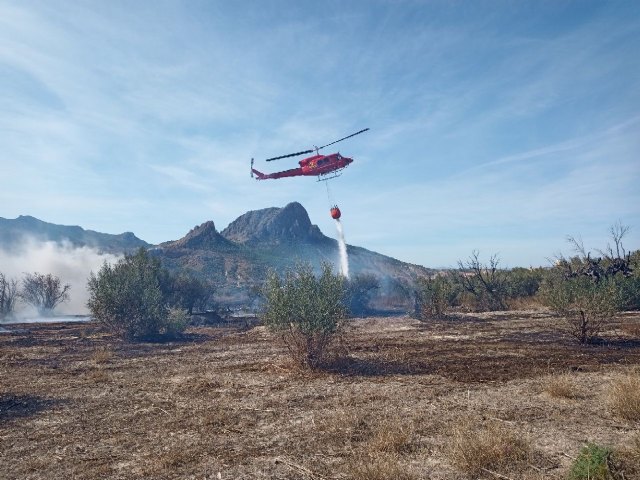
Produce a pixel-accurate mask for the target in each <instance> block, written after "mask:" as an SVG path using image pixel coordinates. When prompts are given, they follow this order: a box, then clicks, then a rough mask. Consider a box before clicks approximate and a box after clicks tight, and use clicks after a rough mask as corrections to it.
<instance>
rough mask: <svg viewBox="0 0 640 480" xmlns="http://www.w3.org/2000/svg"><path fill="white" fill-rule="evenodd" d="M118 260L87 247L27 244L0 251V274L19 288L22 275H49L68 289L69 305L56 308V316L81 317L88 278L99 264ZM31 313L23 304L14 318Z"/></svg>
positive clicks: (115, 257)
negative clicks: (16, 281) (69, 286)
mask: <svg viewBox="0 0 640 480" xmlns="http://www.w3.org/2000/svg"><path fill="white" fill-rule="evenodd" d="M119 258H120V256H118V255H112V254H101V253H100V252H98V251H97V250H94V249H92V248H89V247H78V248H76V247H73V246H72V245H71V244H68V243H63V244H59V243H56V242H41V241H36V240H27V241H25V242H24V245H23V246H22V248H20V249H18V250H11V251H6V250H2V249H0V272H2V273H4V275H5V277H6V278H8V279H11V278H15V279H16V280H18V282H19V287H18V288H20V286H21V284H22V279H23V277H24V274H25V273H33V272H38V273H42V274H45V275H46V274H48V273H51V274H52V275H55V276H58V277H60V281H61V282H62V284H63V285H64V284H67V283H68V284H69V285H71V289H70V290H69V301H67V302H64V303H62V304H60V305H59V306H58V307H56V310H55V312H56V313H58V314H73V315H83V314H86V313H88V309H87V300H88V298H89V295H88V292H87V281H88V279H89V274H90V273H91V272H92V271H93V272H94V273H97V271H98V270H99V269H100V267H101V266H102V264H103V263H104V262H105V261H106V262H107V263H114V262H117V261H118V259H119ZM32 313H33V312H30V311H29V309H27V308H26V307H25V306H24V305H23V304H22V303H19V304H18V305H17V307H16V315H17V316H18V317H24V316H25V315H30V314H32Z"/></svg>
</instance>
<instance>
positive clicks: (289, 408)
mask: <svg viewBox="0 0 640 480" xmlns="http://www.w3.org/2000/svg"><path fill="white" fill-rule="evenodd" d="M557 322H558V320H557V319H554V318H551V317H550V316H549V315H548V314H546V313H544V312H502V313H491V314H482V315H461V316H458V317H456V318H453V319H450V320H445V321H437V322H431V323H429V324H422V323H420V322H417V321H416V320H413V319H411V318H409V317H404V316H397V317H375V318H364V319H355V320H352V321H350V324H349V328H348V330H347V332H346V333H345V335H344V348H345V351H346V352H348V356H347V357H343V358H341V359H339V360H336V361H335V362H334V363H333V364H332V366H330V367H328V369H327V370H325V371H321V372H316V373H300V372H299V371H296V370H295V369H294V368H293V367H292V366H291V365H290V363H289V361H288V358H287V355H286V350H285V349H284V348H283V346H282V345H281V344H280V342H279V341H278V339H277V338H275V337H274V336H272V335H271V334H270V333H269V332H268V331H267V330H265V328H264V327H262V326H255V325H251V324H247V323H245V322H240V321H238V322H236V323H232V324H225V325H221V326H210V327H197V328H192V329H190V330H188V334H187V338H186V339H185V340H184V341H180V342H172V343H155V344H154V343H126V342H123V341H120V340H118V339H115V338H113V337H112V336H110V335H109V334H106V333H103V332H101V331H100V330H99V329H98V328H97V327H96V326H94V325H92V324H51V325H14V326H11V327H10V328H12V329H13V330H12V331H11V333H3V334H0V372H1V384H0V478H3V479H14V478H15V479H54V478H67V479H106V478H108V479H111V478H113V479H134V478H136V479H137V478H145V479H165V478H167V479H168V478H171V479H174V478H175V479H248V478H270V479H297V478H302V479H350V478H353V479H356V480H357V479H362V480H364V479H378V478H380V479H382V478H398V479H402V478H406V479H421V478H425V479H463V478H512V479H516V478H519V479H522V478H527V479H542V478H565V477H566V475H567V471H568V469H569V466H570V464H571V462H572V458H575V457H576V456H577V455H578V453H579V451H580V449H581V448H582V447H583V446H584V445H585V443H586V442H596V443H598V444H602V445H607V446H611V447H612V448H625V446H626V445H628V444H629V442H632V441H634V440H633V439H635V438H638V437H637V436H638V435H639V431H640V425H639V424H638V422H635V423H634V421H632V420H631V421H628V420H624V419H621V418H619V417H618V416H616V415H615V414H614V412H612V411H611V409H610V408H609V407H608V404H607V393H608V391H609V389H610V386H611V384H612V382H613V381H615V380H616V379H617V378H621V377H624V376H628V375H639V374H640V367H639V365H640V340H638V339H635V340H634V339H633V338H632V337H631V336H630V335H629V334H628V333H626V332H627V331H628V327H629V326H632V327H633V328H636V327H637V326H638V325H640V314H638V313H627V314H623V315H621V316H620V318H619V319H618V320H617V323H616V324H615V325H613V326H612V328H611V329H610V330H608V331H607V332H605V333H604V334H603V339H604V340H603V341H602V342H601V343H599V344H597V345H591V346H580V345H578V344H576V343H575V342H574V341H573V340H572V339H571V338H570V337H568V336H566V335H563V334H560V333H558V331H557V329H556V327H555V325H557ZM625 326H626V327H627V330H625V329H624V328H623V327H625ZM632 331H633V330H632ZM636 331H637V330H636ZM343 355H344V354H343ZM559 375H562V377H561V378H562V379H563V381H564V382H565V383H567V382H568V385H569V389H570V394H568V395H565V396H562V395H560V396H557V395H554V394H552V393H550V392H551V389H550V388H549V386H550V385H551V384H552V383H553V382H554V381H555V380H556V379H557V378H559ZM469 425H475V426H476V428H478V429H482V428H485V427H487V428H488V426H491V425H498V426H500V428H504V429H506V430H509V431H511V432H512V433H514V434H515V435H516V436H517V437H518V438H523V439H526V441H527V442H528V444H529V445H530V447H531V454H530V455H529V456H528V457H527V459H526V460H525V461H524V463H523V464H521V465H520V466H519V467H518V469H517V470H514V469H513V468H511V466H510V465H504V466H502V467H500V468H497V467H496V469H495V470H494V469H484V470H481V471H480V472H479V473H478V472H476V473H469V472H468V471H465V470H464V468H462V467H461V466H460V464H459V462H457V461H456V456H455V454H454V453H452V452H453V451H454V447H453V446H452V445H453V444H454V443H455V442H454V439H455V435H456V431H460V428H461V427H463V426H469ZM469 431H470V432H473V431H474V430H467V432H469ZM477 431H480V430H477ZM629 475H632V473H628V474H627V476H625V478H631V476H629Z"/></svg>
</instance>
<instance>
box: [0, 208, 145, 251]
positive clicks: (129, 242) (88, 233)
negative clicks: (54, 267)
mask: <svg viewBox="0 0 640 480" xmlns="http://www.w3.org/2000/svg"><path fill="white" fill-rule="evenodd" d="M28 240H36V241H42V242H46V241H51V242H56V243H64V242H67V243H69V244H71V245H72V246H74V247H85V246H86V247H92V248H95V249H97V250H99V251H101V252H107V253H122V252H130V251H133V250H136V249H138V248H140V247H144V248H148V247H149V246H150V245H149V244H148V243H147V242H145V241H143V240H140V239H139V238H138V237H136V236H135V235H134V234H133V233H131V232H125V233H121V234H119V235H111V234H108V233H100V232H94V231H93V230H85V229H83V228H81V227H78V226H67V225H56V224H54V223H47V222H43V221H42V220H38V219H37V218H34V217H30V216H24V215H20V216H19V217H18V218H15V219H7V218H2V217H0V248H3V249H5V250H14V249H16V248H20V247H21V246H22V245H24V243H25V242H26V241H28Z"/></svg>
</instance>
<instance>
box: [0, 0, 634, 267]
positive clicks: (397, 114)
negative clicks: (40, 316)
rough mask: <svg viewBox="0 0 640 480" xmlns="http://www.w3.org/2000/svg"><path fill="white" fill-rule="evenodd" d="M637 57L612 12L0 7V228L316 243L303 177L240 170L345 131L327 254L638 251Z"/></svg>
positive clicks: (630, 22)
mask: <svg viewBox="0 0 640 480" xmlns="http://www.w3.org/2000/svg"><path fill="white" fill-rule="evenodd" d="M639 51H640V4H639V3H638V2H636V1H616V2H603V1H588V0H584V1H575V2H571V1H536V2H511V1H491V2H483V1H478V2H475V1H474V2H471V1H469V2H456V1H441V2H438V1H409V0H407V1H335V2H333V1H324V2H311V1H299V2H298V1H291V2H288V1H286V2H285V1H256V2H249V1H244V2H243V1H238V2H227V1H195V0H194V1H183V2H179V1H175V2H169V1H135V2H129V1H109V2H104V1H95V2H92V1H73V2H65V1H58V2H50V1H41V2H39V1H29V0H27V1H24V0H21V1H6V0H0V145H1V148H0V183H1V187H0V216H2V217H5V218H14V217H16V216H18V215H20V214H28V215H33V216H36V217H38V218H41V219H43V220H46V221H50V222H54V223H61V224H76V225H81V226H83V227H84V228H90V229H94V230H98V231H103V232H109V233H120V232H123V231H133V232H135V233H136V234H137V235H138V236H139V237H141V238H143V239H145V240H147V241H149V242H153V243H155V242H161V241H166V240H172V239H177V238H179V237H181V236H183V235H184V234H185V233H186V232H187V231H188V230H189V229H190V228H192V227H193V226H195V225H198V224H200V223H202V222H204V221H206V220H213V221H214V222H215V223H216V226H217V227H218V229H219V230H222V229H223V228H224V227H225V226H226V225H227V224H228V223H229V222H231V221H232V220H234V219H235V218H236V217H237V216H239V215H241V214H242V213H244V212H246V211H248V210H254V209H260V208H265V207H270V206H284V205H286V204H287V203H288V202H291V201H299V202H301V203H302V204H303V205H304V206H305V207H306V209H307V211H308V212H309V215H310V217H311V220H312V222H314V223H317V224H318V225H319V226H320V228H321V229H322V230H323V232H324V233H325V234H327V235H330V236H335V227H334V225H333V224H332V220H331V218H330V217H329V214H328V207H329V205H328V204H329V201H328V199H327V194H326V190H325V186H324V185H323V184H322V183H316V182H315V181H314V180H313V179H311V178H295V179H282V180H278V181H264V182H257V181H255V180H252V179H251V178H250V177H249V160H250V158H251V157H255V158H256V161H257V163H256V167H257V168H258V169H259V170H262V171H265V172H270V171H273V170H274V169H276V168H281V169H287V168H292V167H294V166H296V164H295V162H296V159H290V160H282V161H280V162H270V163H268V164H267V163H265V162H263V161H261V159H264V158H267V157H271V156H275V155H279V154H284V153H289V152H294V151H299V150H302V149H307V148H310V147H311V146H312V145H314V144H316V145H321V144H324V143H328V142H330V141H332V140H335V139H337V138H340V137H343V136H345V135H348V134H349V133H352V132H355V131H357V130H360V129H362V128H365V127H369V128H371V130H370V131H369V132H367V133H365V134H363V135H360V136H358V137H354V138H353V139H350V140H347V141H345V142H343V143H341V144H339V145H336V150H339V151H340V153H342V154H343V155H346V156H350V157H353V158H354V159H355V161H354V163H353V164H352V165H351V166H350V167H349V168H348V169H347V170H345V172H344V174H343V175H342V176H341V177H340V178H338V179H336V180H333V181H331V183H330V187H331V192H332V196H333V198H334V199H335V201H336V202H337V203H338V204H339V205H340V207H341V209H342V211H343V224H344V228H345V233H346V236H347V241H348V243H350V244H354V245H359V246H362V247H365V248H368V249H371V250H375V251H378V252H381V253H384V254H387V255H391V256H394V257H396V258H399V259H401V260H405V261H409V262H412V263H418V264H422V265H426V266H453V265H455V264H456V261H457V259H460V258H466V257H468V256H469V254H470V253H471V251H472V250H474V249H478V250H480V252H481V256H483V257H486V258H488V256H489V255H491V254H492V253H499V254H500V256H501V258H502V263H503V265H505V266H516V265H524V266H528V265H541V264H547V259H548V258H549V257H552V256H553V255H554V254H557V253H559V252H561V251H562V252H564V253H569V251H570V249H569V247H568V245H567V244H566V242H565V237H566V235H569V234H570V235H575V236H581V237H582V238H583V240H584V243H585V246H586V247H587V248H594V249H595V248H602V247H604V246H605V245H606V242H607V234H608V229H609V227H610V226H611V225H612V224H613V223H615V222H617V221H621V222H622V223H624V224H627V225H630V226H631V232H630V234H629V236H628V237H627V241H626V245H627V246H628V247H629V248H640V188H638V185H639V184H640V55H638V52H639ZM329 150H330V149H329ZM331 151H333V150H331ZM329 153H331V152H329Z"/></svg>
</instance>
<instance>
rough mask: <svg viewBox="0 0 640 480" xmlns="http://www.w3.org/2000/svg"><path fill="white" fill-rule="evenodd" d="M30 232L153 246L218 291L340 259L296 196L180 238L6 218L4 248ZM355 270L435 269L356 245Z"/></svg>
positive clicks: (351, 249) (117, 246) (405, 275)
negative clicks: (152, 239) (158, 239)
mask: <svg viewBox="0 0 640 480" xmlns="http://www.w3.org/2000/svg"><path fill="white" fill-rule="evenodd" d="M28 239H35V240H40V241H53V242H58V243H65V242H67V243H69V244H70V245H72V246H75V247H84V246H89V247H93V248H96V249H98V250H99V251H102V252H108V253H122V252H132V251H134V250H136V249H137V248H139V247H144V248H148V249H149V250H150V252H151V253H152V254H153V255H155V256H157V257H158V258H160V259H161V260H162V263H163V264H164V265H165V266H166V267H167V268H169V269H170V270H174V271H185V272H189V273H191V274H193V275H196V276H199V277H201V278H207V279H210V280H213V281H214V282H215V283H216V285H217V286H218V293H219V296H222V297H223V298H238V296H239V295H240V296H242V295H246V292H247V291H248V288H249V287H251V286H253V285H255V284H257V283H260V282H261V281H262V280H263V279H264V278H265V277H266V275H267V272H268V271H269V270H270V269H274V270H276V271H278V272H283V271H284V270H285V269H287V268H292V267H294V266H295V265H296V263H299V262H310V263H311V264H312V265H313V266H314V268H316V269H318V270H319V268H320V265H321V264H322V263H323V262H329V263H330V264H332V265H339V263H340V261H339V250H338V242H337V241H336V240H334V239H333V238H330V237H327V236H325V235H324V234H323V233H322V232H321V231H320V229H319V228H318V226H317V225H314V224H312V223H311V219H310V218H309V214H308V213H307V211H306V210H305V208H304V207H303V206H302V205H300V204H299V203H297V202H293V203H290V204H288V205H286V206H285V207H283V208H277V207H272V208H265V209H262V210H254V211H250V212H247V213H245V214H243V215H241V216H240V217H238V218H237V219H236V220H234V221H233V222H231V223H230V224H229V225H228V226H227V227H226V228H225V229H224V230H222V231H221V232H219V231H218V230H217V229H216V226H215V224H214V222H213V221H207V222H204V223H203V224H202V225H198V226H196V227H194V228H193V229H191V230H190V231H189V232H187V234H186V235H185V236H184V237H182V238H180V239H178V240H174V241H168V242H163V243H161V244H159V245H156V246H153V245H150V244H148V243H146V242H144V241H143V240H140V239H139V238H138V237H136V236H135V235H134V234H133V233H131V232H126V233H122V234H120V235H110V234H106V233H99V232H94V231H92V230H84V229H83V228H81V227H78V226H64V225H55V224H53V223H47V222H43V221H42V220H38V219H37V218H34V217H28V216H20V217H18V218H16V219H13V220H11V219H4V218H0V249H5V250H7V249H12V248H18V247H20V246H21V245H23V244H24V242H25V241H27V240H28ZM347 252H348V255H349V272H350V274H351V275H352V276H354V275H358V274H373V275H375V276H376V277H378V278H379V279H380V281H381V283H382V285H383V286H393V285H397V284H398V283H405V282H410V281H412V280H413V279H415V278H416V277H417V276H423V275H429V274H430V273H431V272H432V271H431V270H429V269H427V268H424V267H422V266H419V265H412V264H409V263H405V262H401V261H399V260H396V259H395V258H391V257H388V256H386V255H381V254H379V253H376V252H372V251H370V250H367V249H365V248H361V247H355V246H351V245H349V246H348V247H347Z"/></svg>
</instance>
